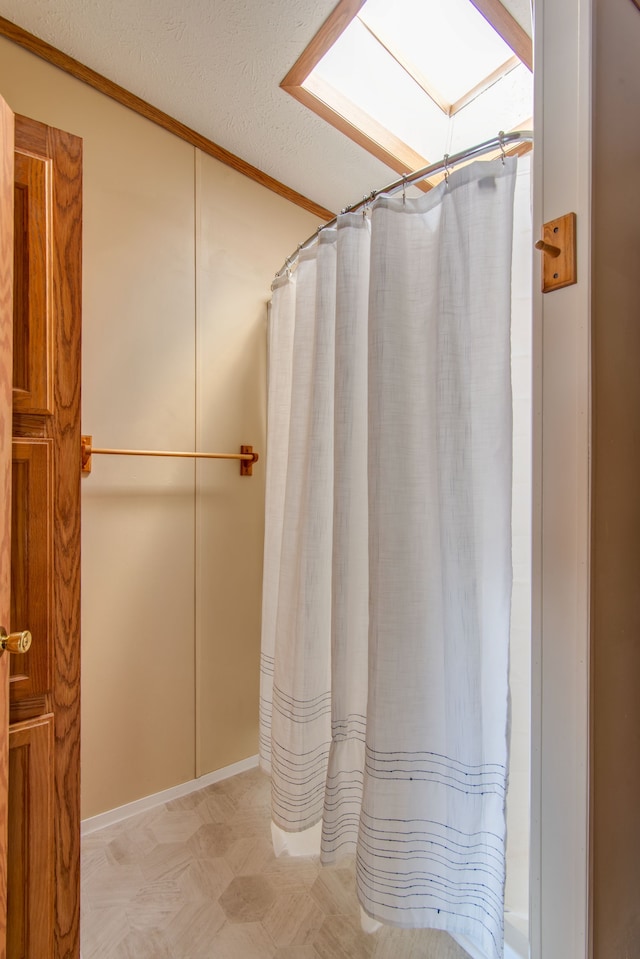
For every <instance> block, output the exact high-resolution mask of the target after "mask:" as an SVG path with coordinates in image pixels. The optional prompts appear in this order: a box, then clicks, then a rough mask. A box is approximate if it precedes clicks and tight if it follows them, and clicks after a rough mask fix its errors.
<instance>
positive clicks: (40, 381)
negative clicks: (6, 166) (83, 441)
mask: <svg viewBox="0 0 640 959" xmlns="http://www.w3.org/2000/svg"><path fill="white" fill-rule="evenodd" d="M50 203H51V161H50V159H48V158H47V157H42V156H33V155H31V154H28V153H22V152H20V151H18V152H17V153H16V156H15V195H14V267H13V270H14V287H13V304H14V327H13V408H14V410H24V411H25V412H34V413H50V412H52V395H51V393H52V384H51V370H52V357H51V316H50V313H51V303H50V296H51V292H50V291H51V286H50V278H51V277H50V273H51V249H50V242H51V225H50V217H49V209H50Z"/></svg>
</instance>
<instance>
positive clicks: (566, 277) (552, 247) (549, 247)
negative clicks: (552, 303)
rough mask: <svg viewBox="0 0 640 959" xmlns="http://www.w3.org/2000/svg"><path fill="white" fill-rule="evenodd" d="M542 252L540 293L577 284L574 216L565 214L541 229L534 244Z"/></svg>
mask: <svg viewBox="0 0 640 959" xmlns="http://www.w3.org/2000/svg"><path fill="white" fill-rule="evenodd" d="M535 248H536V250H540V251H541V252H542V292H543V293H551V292H552V290H560V289H561V288H562V287H563V286H571V285H572V284H573V283H577V282H578V277H577V272H576V215H575V213H565V215H564V216H560V217H558V218H557V219H556V220H549V222H548V223H545V224H544V225H543V227H542V239H541V240H538V242H537V243H536V244H535Z"/></svg>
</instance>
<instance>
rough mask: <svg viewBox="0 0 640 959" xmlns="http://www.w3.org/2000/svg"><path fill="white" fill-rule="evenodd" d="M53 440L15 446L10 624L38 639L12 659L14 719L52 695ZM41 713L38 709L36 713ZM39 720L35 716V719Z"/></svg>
mask: <svg viewBox="0 0 640 959" xmlns="http://www.w3.org/2000/svg"><path fill="white" fill-rule="evenodd" d="M51 446H52V440H50V439H42V440H29V439H20V440H14V443H13V472H12V490H11V622H12V623H28V624H29V629H30V630H31V633H32V635H33V636H35V637H37V642H34V643H33V644H32V646H31V649H30V650H29V652H27V653H25V654H24V655H23V656H14V657H13V658H12V659H11V680H10V683H11V703H12V709H11V718H12V720H13V719H14V718H15V716H14V712H15V710H14V708H13V704H14V703H17V702H18V701H20V703H21V709H22V712H21V714H20V718H21V719H25V718H26V716H25V715H24V710H25V708H26V703H25V702H24V701H25V700H27V699H33V698H34V697H39V698H40V699H41V698H42V696H44V695H45V694H46V693H47V692H48V691H49V690H50V689H51V663H52V656H51V633H52V624H51V596H52V595H53V562H52V553H51V545H52V544H51V532H52V531H51V522H50V519H51V469H52V466H53V456H52V453H51ZM35 708H38V709H39V711H40V712H41V711H42V708H41V706H40V705H39V704H36V707H35ZM35 715H37V713H36V714H35Z"/></svg>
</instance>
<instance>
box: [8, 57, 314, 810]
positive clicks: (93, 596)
mask: <svg viewBox="0 0 640 959" xmlns="http://www.w3.org/2000/svg"><path fill="white" fill-rule="evenodd" d="M0 93H1V94H2V96H4V98H5V99H6V100H7V102H8V103H9V105H10V106H11V108H12V109H13V110H14V111H15V112H17V113H23V114H26V115H28V116H32V117H34V118H35V119H38V120H42V121H43V122H45V123H48V124H51V125H53V126H58V127H61V128H63V129H66V130H69V131H70V132H72V133H75V134H77V135H79V136H81V137H83V138H84V158H85V159H84V314H83V404H82V405H83V417H82V421H83V431H84V432H87V433H92V434H93V436H94V442H95V445H97V446H98V445H103V446H122V447H138V448H151V449H153V448H156V449H158V448H160V449H161V448H166V449H190V448H193V444H194V443H198V444H200V448H202V449H213V450H229V451H234V450H237V449H238V447H239V445H240V444H241V443H252V444H253V445H254V447H255V448H256V449H257V450H259V451H260V452H261V453H262V454H263V460H262V463H261V464H260V465H259V466H257V467H256V468H255V470H254V477H253V478H252V479H247V478H241V477H240V476H239V475H238V474H239V470H238V467H237V465H236V464H235V463H233V464H232V463H221V462H218V463H210V462H209V463H207V462H203V463H201V464H199V465H198V466H197V467H196V466H195V465H194V463H193V461H181V460H161V459H142V458H124V457H95V458H94V468H93V473H92V475H91V476H90V477H87V478H85V479H84V480H83V483H82V491H83V500H82V503H83V517H82V520H83V537H82V548H83V557H82V588H83V617H82V630H83V637H82V654H83V663H82V677H83V678H82V701H83V709H82V723H83V726H82V737H83V738H82V743H83V746H82V793H83V816H84V817H87V816H92V815H95V814H97V813H99V812H101V811H103V810H106V809H111V808H113V807H115V806H119V805H121V804H123V803H127V802H130V801H132V800H135V799H138V798H140V797H142V796H146V795H149V794H151V793H154V792H158V791H160V790H162V789H166V788H169V787H170V786H173V785H176V784H178V783H180V782H183V781H186V780H189V779H192V778H193V777H194V776H195V775H196V774H198V775H200V774H204V773H207V772H210V771H212V770H214V769H216V768H219V767H220V766H223V765H227V764H229V763H232V762H236V761H238V760H241V759H244V758H246V757H248V756H251V755H253V754H254V753H256V752H257V720H258V654H259V641H260V636H259V628H260V604H261V596H260V592H261V570H262V536H263V506H262V504H263V496H264V442H265V422H264V419H265V399H264V393H265V383H264V377H265V324H266V301H267V298H268V295H269V285H270V282H271V278H272V276H273V273H274V271H275V270H276V269H278V268H279V266H280V265H281V262H282V261H283V259H284V257H285V256H286V255H287V254H288V253H289V252H290V251H291V249H292V248H294V247H295V245H296V244H297V243H298V242H300V241H301V240H303V239H304V238H305V237H306V236H307V235H308V234H309V233H310V232H311V231H312V230H313V229H314V228H315V227H316V226H317V221H316V220H315V218H313V217H311V216H310V215H309V214H308V213H305V212H304V211H302V210H300V209H299V208H297V207H295V206H293V205H292V204H290V203H288V202H287V201H286V200H283V199H282V198H280V197H277V196H275V195H274V194H272V193H270V192H269V191H267V190H265V189H264V188H263V187H261V186H259V185H257V184H255V183H253V182H252V181H250V180H248V179H246V178H245V177H242V176H240V175H239V174H237V173H235V172H234V171H232V170H231V169H229V168H228V167H225V166H223V165H222V164H220V163H218V162H217V161H215V160H212V159H211V158H210V157H207V156H204V155H202V154H200V153H199V151H197V150H194V148H192V147H190V146H189V145H188V144H186V143H184V142H182V141H181V140H178V139H177V138H175V137H173V136H171V135H170V134H168V133H166V132H164V131H163V130H161V129H159V128H158V127H156V126H154V125H153V124H151V123H149V122H148V121H146V120H143V119H142V118H141V117H139V116H137V115H136V114H134V113H132V112H131V111H129V110H127V109H125V108H124V107H122V106H120V105H119V104H116V103H114V102H113V101H111V100H109V99H108V98H106V97H104V96H102V95H101V94H99V93H97V92H95V91H94V90H92V89H90V88H89V87H87V86H85V85H83V84H81V83H80V82H79V81H77V80H74V79H72V78H71V77H69V76H67V75H65V74H64V73H62V72H60V71H58V70H56V69H55V68H54V67H51V66H50V65H48V64H45V63H44V62H42V61H40V60H39V59H37V58H36V57H34V56H32V55H31V54H28V53H26V52H25V51H23V50H21V49H20V48H19V47H17V46H14V45H13V44H11V43H10V42H9V41H7V40H4V39H0Z"/></svg>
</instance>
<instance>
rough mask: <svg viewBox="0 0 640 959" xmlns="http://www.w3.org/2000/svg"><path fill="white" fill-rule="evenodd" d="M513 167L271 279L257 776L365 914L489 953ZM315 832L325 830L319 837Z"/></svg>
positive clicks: (345, 219) (377, 207)
mask: <svg viewBox="0 0 640 959" xmlns="http://www.w3.org/2000/svg"><path fill="white" fill-rule="evenodd" d="M516 164H517V161H516V159H515V158H509V159H507V160H506V161H505V162H502V160H501V159H498V160H494V161H490V162H477V163H473V164H471V165H469V166H467V167H464V168H462V169H460V170H458V171H456V172H454V173H453V174H452V175H451V176H450V177H449V181H448V183H444V182H443V183H442V184H440V185H439V186H438V187H437V188H435V189H434V190H432V191H430V192H429V193H426V194H425V195H424V196H421V197H420V198H418V199H409V198H406V200H403V198H402V197H395V198H388V197H387V198H385V197H380V198H378V199H377V200H376V202H375V203H374V205H373V208H372V211H371V213H370V216H367V217H364V216H363V215H362V214H361V213H353V214H344V215H342V216H340V217H339V218H338V223H337V227H335V228H332V229H326V230H324V231H322V232H321V233H320V234H319V236H318V238H317V240H316V241H315V242H314V244H313V245H312V246H311V247H310V248H309V249H307V250H304V251H303V252H302V253H301V255H300V259H299V264H298V267H297V269H296V271H295V272H294V273H292V275H290V276H283V277H281V278H279V279H278V280H277V281H276V283H275V284H274V289H273V301H272V308H271V317H270V340H269V403H268V417H269V419H268V458H267V513H266V531H265V558H264V559H265V567H264V599H263V636H262V682H261V762H262V766H263V768H264V769H266V770H268V771H270V772H271V776H272V784H273V785H272V797H273V801H272V808H273V821H274V823H275V825H276V826H277V827H279V828H280V829H282V830H285V831H286V832H290V833H299V832H301V831H303V830H307V829H309V828H310V827H313V826H314V825H316V824H318V823H321V830H322V845H321V855H322V858H323V861H325V862H333V861H335V860H337V859H338V858H340V856H342V855H343V854H345V853H353V852H355V854H356V872H357V886H358V894H359V898H360V902H361V904H362V907H363V909H364V911H365V912H366V913H367V914H368V915H369V916H371V917H373V918H374V919H377V920H379V921H381V922H384V923H388V924H390V925H395V926H401V927H431V928H437V929H444V930H447V931H448V932H450V933H452V934H454V935H456V936H457V937H459V938H460V937H466V938H467V939H468V940H470V941H471V942H472V943H473V944H474V947H475V949H476V951H477V952H478V953H479V954H482V955H485V956H487V957H491V959H493V957H499V956H501V955H502V949H503V892H504V878H505V818H504V806H505V794H506V785H507V736H506V724H507V701H508V685H507V669H508V644H509V616H510V598H511V525H510V524H511V470H512V462H511V460H512V454H511V443H512V422H511V421H512V404H511V381H510V310H511V247H512V232H513V197H514V185H515V178H516ZM318 828H320V827H318Z"/></svg>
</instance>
